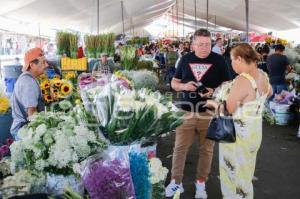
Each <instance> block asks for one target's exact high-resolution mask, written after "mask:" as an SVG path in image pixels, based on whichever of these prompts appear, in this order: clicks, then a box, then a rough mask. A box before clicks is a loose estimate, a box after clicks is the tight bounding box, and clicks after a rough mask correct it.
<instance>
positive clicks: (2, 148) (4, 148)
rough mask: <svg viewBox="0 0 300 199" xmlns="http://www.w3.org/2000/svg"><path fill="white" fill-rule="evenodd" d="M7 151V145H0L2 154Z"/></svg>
mask: <svg viewBox="0 0 300 199" xmlns="http://www.w3.org/2000/svg"><path fill="white" fill-rule="evenodd" d="M8 152H9V147H8V146H7V145H3V146H2V147H0V153H2V154H3V155H4V154H6V153H8Z"/></svg>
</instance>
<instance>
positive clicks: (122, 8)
mask: <svg viewBox="0 0 300 199" xmlns="http://www.w3.org/2000/svg"><path fill="white" fill-rule="evenodd" d="M121 10H122V27H123V35H124V34H125V26H124V5H123V0H122V1H121Z"/></svg>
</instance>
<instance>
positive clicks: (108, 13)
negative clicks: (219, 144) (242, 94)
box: [0, 0, 300, 33]
mask: <svg viewBox="0 0 300 199" xmlns="http://www.w3.org/2000/svg"><path fill="white" fill-rule="evenodd" d="M97 1H98V0H64V1H61V0H51V1H48V0H10V1H7V0H0V3H1V7H0V16H1V17H5V18H9V19H15V20H19V21H25V22H30V23H37V24H41V25H42V26H48V27H53V28H56V29H72V30H76V31H81V32H86V33H96V32H97V29H98V28H97V27H98V26H97V25H98V24H99V30H100V32H111V31H112V32H115V33H122V32H123V26H122V9H121V0H99V20H98V19H97V16H98V15H97V10H98V8H97V5H98V4H97ZM183 2H184V3H183ZM195 2H196V24H195V20H194V17H195V16H194V15H195ZM208 2H209V6H208V13H209V14H208V19H209V22H210V23H211V25H210V26H211V27H212V28H213V27H214V25H213V24H214V23H215V22H216V24H217V25H218V26H224V27H228V28H231V29H236V30H245V29H246V22H245V18H246V16H245V1H244V0H222V1H220V0H209V1H208ZM206 3H207V0H177V1H176V0H123V5H124V6H123V8H124V9H123V11H124V12H123V18H124V29H125V31H128V30H130V29H132V28H136V29H137V28H139V27H145V26H146V25H148V24H150V23H151V22H153V21H154V20H155V19H157V18H159V17H160V16H162V15H163V14H165V13H166V12H168V11H169V15H170V16H171V18H172V21H173V22H174V23H176V24H177V23H178V24H179V25H180V24H184V26H186V27H192V28H196V27H198V28H199V27H200V26H205V27H206V25H205V24H206V23H205V22H203V20H206ZM183 4H184V5H183ZM183 7H184V9H183ZM172 9H173V12H171V11H170V10H172ZM298 10H300V2H299V0H287V1H282V0H249V29H250V30H251V31H257V32H269V31H279V30H289V29H294V28H298V27H300V17H299V14H298ZM172 13H173V14H172ZM177 13H178V15H177ZM177 19H178V20H177ZM201 21H202V22H201ZM3 26H5V24H4V25H0V28H1V29H5V27H3Z"/></svg>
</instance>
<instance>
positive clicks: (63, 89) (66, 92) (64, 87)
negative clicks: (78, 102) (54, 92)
mask: <svg viewBox="0 0 300 199" xmlns="http://www.w3.org/2000/svg"><path fill="white" fill-rule="evenodd" d="M72 90H73V87H72V84H70V83H64V84H63V85H62V86H61V88H60V92H61V93H62V95H63V96H67V95H69V94H71V92H72Z"/></svg>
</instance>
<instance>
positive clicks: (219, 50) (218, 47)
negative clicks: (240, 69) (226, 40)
mask: <svg viewBox="0 0 300 199" xmlns="http://www.w3.org/2000/svg"><path fill="white" fill-rule="evenodd" d="M212 51H213V52H214V53H217V54H219V55H223V54H224V52H225V50H224V47H223V40H222V38H217V39H216V44H215V46H214V47H213V49H212Z"/></svg>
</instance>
